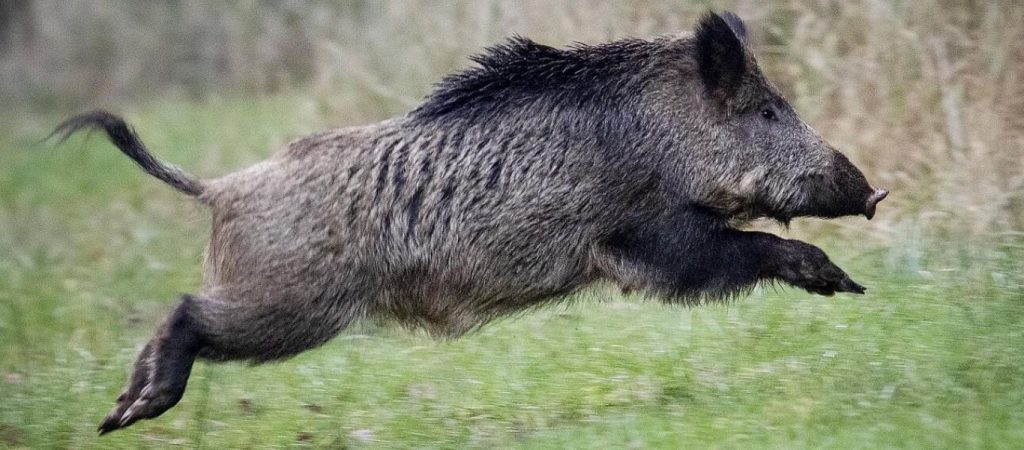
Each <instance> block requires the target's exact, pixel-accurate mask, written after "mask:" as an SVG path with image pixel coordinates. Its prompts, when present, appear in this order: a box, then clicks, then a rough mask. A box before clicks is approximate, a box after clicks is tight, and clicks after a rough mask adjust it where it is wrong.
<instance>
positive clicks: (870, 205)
mask: <svg viewBox="0 0 1024 450" xmlns="http://www.w3.org/2000/svg"><path fill="white" fill-rule="evenodd" d="M887 195H889V191H887V190H885V189H875V191H874V192H872V193H871V195H870V196H869V197H868V200H867V203H866V204H865V205H864V217H867V218H868V220H871V218H872V217H875V206H876V205H878V202H880V201H882V200H883V199H885V196H887Z"/></svg>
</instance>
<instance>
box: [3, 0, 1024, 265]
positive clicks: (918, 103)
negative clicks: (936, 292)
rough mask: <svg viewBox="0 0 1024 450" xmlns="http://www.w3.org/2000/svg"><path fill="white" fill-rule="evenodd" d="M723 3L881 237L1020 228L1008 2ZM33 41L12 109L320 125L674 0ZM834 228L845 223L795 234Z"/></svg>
mask: <svg viewBox="0 0 1024 450" xmlns="http://www.w3.org/2000/svg"><path fill="white" fill-rule="evenodd" d="M766 3H767V2H757V1H729V2H723V4H719V5H714V6H713V8H715V9H732V10H735V11H737V12H738V13H739V14H740V15H741V16H742V17H744V18H745V20H746V21H747V22H748V25H749V27H750V29H751V32H752V34H753V42H754V43H755V46H756V48H757V51H758V53H759V55H760V59H761V64H762V65H763V66H764V67H765V68H766V70H767V71H768V72H769V73H770V76H771V77H772V78H773V79H774V80H776V82H777V83H778V84H779V85H780V86H781V87H782V88H783V91H784V92H786V93H787V94H788V96H789V97H790V99H791V100H792V101H793V103H794V104H795V105H796V107H797V109H798V110H799V111H801V112H802V114H803V115H804V117H805V118H806V119H807V120H808V122H810V123H812V124H813V125H814V126H815V127H816V128H818V129H819V130H820V131H821V133H822V134H823V135H824V136H826V137H827V138H828V139H829V140H830V141H831V142H832V143H833V144H835V145H836V146H837V147H839V148H841V149H843V150H844V151H845V152H846V153H848V154H849V155H851V157H852V159H854V161H855V162H857V163H858V164H859V165H860V166H862V167H863V168H864V169H865V172H867V173H869V175H870V178H871V179H872V180H874V181H876V182H877V183H878V184H880V185H882V186H885V187H888V188H890V189H891V190H892V191H893V195H892V196H891V197H890V200H888V201H887V202H886V204H885V205H884V206H885V207H886V208H884V209H883V210H882V212H881V214H879V217H878V218H876V219H875V222H872V224H871V227H870V229H871V230H873V231H875V232H876V235H877V236H878V237H880V238H881V239H883V240H904V241H906V240H908V239H916V238H917V237H920V236H925V235H927V236H935V237H939V238H942V239H946V240H948V241H949V242H964V243H966V244H968V246H969V245H973V244H975V243H979V242H986V241H996V240H1004V238H1007V237H1009V238H1010V239H1011V240H1014V239H1016V237H1015V236H1018V235H1019V233H1020V232H1021V231H1022V230H1024V88H1022V86H1021V84H1022V80H1021V77H1022V75H1024V45H1022V44H1021V43H1022V42H1024V4H1020V3H1016V2H1009V1H1008V2H990V3H986V2H977V3H974V2H971V3H962V2H956V1H943V0H923V1H915V2H896V1H869V2H864V3H855V2H844V1H825V0H790V1H786V2H781V3H777V4H775V5H771V6H768V5H766ZM32 5H33V6H34V10H33V11H32V13H33V16H32V17H34V21H35V22H34V23H35V27H34V29H35V33H34V36H33V39H32V40H31V41H30V42H29V41H25V40H20V41H18V40H16V41H15V42H22V43H25V42H28V44H24V45H21V46H15V47H14V48H12V49H10V51H9V52H8V53H7V56H6V57H4V58H2V59H0V75H2V77H0V87H2V89H3V91H5V92H6V94H3V95H0V97H5V96H6V97H8V98H10V99H11V101H13V102H15V103H16V104H23V105H24V104H29V105H37V109H38V105H44V106H45V107H46V108H56V109H74V108H78V107H81V106H84V105H93V104H97V103H109V102H111V101H118V102H121V103H125V102H128V103H130V102H133V101H143V100H146V101H149V100H152V99H153V98H154V96H155V95H156V94H154V92H155V91H161V92H163V94H160V95H168V91H170V92H171V93H174V92H184V93H186V94H189V95H191V96H196V97H201V96H205V95H209V94H211V93H213V94H219V95H235V94H238V93H246V92H278V91H282V90H287V91H290V93H289V94H288V95H296V96H301V97H305V98H308V102H307V103H308V104H309V105H310V108H312V109H313V110H314V111H315V114H316V116H317V117H320V118H321V120H322V122H323V124H324V125H325V126H326V125H327V124H350V123H357V122H368V121H373V120H378V119H381V118H383V117H387V116H390V115H393V114H398V113H401V112H403V111H406V110H408V109H409V108H410V107H411V106H412V105H414V104H415V103H416V102H417V101H418V99H419V98H421V97H422V96H423V95H424V94H425V93H426V92H427V91H428V90H429V88H430V85H431V84H432V83H433V82H434V81H436V80H437V79H438V78H439V77H440V76H441V75H443V74H445V73H447V72H450V71H452V70H456V69H457V68H459V67H463V66H465V65H466V64H467V60H466V56H467V55H468V54H471V53H473V52H476V51H478V50H479V49H480V48H481V47H483V46H485V45H488V44H492V43H494V42H496V41H499V40H500V39H502V38H503V37H505V36H507V35H509V34H511V33H520V34H523V35H526V36H530V37H533V38H534V39H537V40H539V41H542V42H545V43H549V44H552V45H563V44H566V43H569V42H572V41H584V42H598V41H603V40H607V39H612V38H617V37H623V36H650V35H657V34H663V33H675V32H679V31H682V30H688V29H689V28H690V26H691V24H692V22H693V21H694V19H695V18H696V17H697V16H698V15H699V14H700V13H701V12H703V11H704V10H706V9H708V8H709V6H708V5H706V4H703V3H700V4H684V3H683V2H677V1H643V0H641V1H635V2H632V3H631V4H626V3H624V2H618V1H561V2H551V1H542V0H523V1H498V0H480V1H460V2H434V1H400V2H399V1H395V2H387V3H382V2H345V3H340V4H338V3H334V2H328V1H321V2H312V3H300V2H290V1H283V2H260V7H259V8H251V7H247V4H244V3H237V2H229V3H224V4H221V3H218V4H217V5H216V6H210V4H208V3H206V2H199V1H191V0H188V1H181V2H180V3H177V4H174V5H171V6H168V5H169V4H167V3H163V2H152V3H151V2H137V3H130V4H120V3H117V4H115V3H114V2H110V1H105V0H82V1H78V2H71V3H67V2H62V1H56V0H45V1H44V0H39V1H36V2H33V3H32ZM801 228H802V230H805V231H807V232H816V231H825V232H836V231H839V232H842V231H843V229H845V228H857V229H858V232H861V231H859V230H862V229H863V228H864V225H863V222H858V221H854V220H848V221H840V222H838V223H837V224H829V225H823V224H819V223H812V224H811V225H806V224H805V225H801Z"/></svg>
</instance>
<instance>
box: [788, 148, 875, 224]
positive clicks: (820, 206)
mask: <svg viewBox="0 0 1024 450" xmlns="http://www.w3.org/2000/svg"><path fill="white" fill-rule="evenodd" d="M829 166H830V169H829V170H828V171H827V172H826V174H827V175H825V176H824V177H821V178H817V180H820V181H821V183H820V184H817V183H815V184H811V185H810V186H811V187H810V189H811V191H812V194H811V199H810V202H809V204H808V207H807V208H806V209H804V210H802V211H801V212H800V213H798V215H808V216H817V217H826V218H833V217H841V216H853V215H856V216H860V215H863V216H864V217H867V218H868V220H871V218H873V217H875V209H876V208H877V206H878V202H880V201H882V200H883V199H884V198H885V197H886V196H887V195H889V192H888V191H886V190H885V189H879V188H876V187H872V186H871V184H870V183H868V180H867V178H865V177H864V174H863V173H862V172H861V171H860V170H859V169H857V167H856V166H854V165H853V163H851V162H850V160H849V159H847V158H846V156H844V155H843V154H842V153H839V152H838V151H836V152H834V153H833V154H832V161H831V163H830V164H829Z"/></svg>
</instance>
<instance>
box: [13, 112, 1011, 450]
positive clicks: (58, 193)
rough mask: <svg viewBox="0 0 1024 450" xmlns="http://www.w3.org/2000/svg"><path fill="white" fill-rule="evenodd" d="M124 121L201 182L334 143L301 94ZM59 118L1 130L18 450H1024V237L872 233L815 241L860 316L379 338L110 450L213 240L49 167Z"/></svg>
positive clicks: (835, 311)
mask: <svg viewBox="0 0 1024 450" xmlns="http://www.w3.org/2000/svg"><path fill="white" fill-rule="evenodd" d="M125 113H126V115H127V116H128V117H129V119H130V120H131V121H132V122H134V123H135V124H136V125H137V128H138V130H139V132H140V134H141V136H142V137H143V139H144V140H145V141H146V142H147V143H148V144H149V146H150V147H151V148H152V149H153V150H154V152H155V153H157V154H159V155H161V156H163V157H165V158H166V159H168V160H170V161H174V162H177V163H179V164H181V165H182V166H185V167H188V168H189V169H190V170H191V171H194V172H197V173H199V174H200V175H204V176H213V175H217V174H222V173H225V172H226V171H227V170H230V169H232V168H240V167H242V166H244V165H246V164H248V163H251V162H254V161H257V160H259V159H262V158H264V157H265V156H266V155H267V154H268V153H269V152H270V151H271V149H273V148H274V147H276V146H280V145H281V144H283V143H284V142H286V141H287V140H288V139H290V138H291V137H295V136H298V135H301V134H303V133H305V132H308V131H311V130H313V129H316V128H320V127H323V126H324V124H323V123H322V122H321V120H320V119H317V117H319V116H318V112H317V110H316V107H315V105H310V104H308V103H307V102H304V101H300V100H294V99H291V98H286V97H277V98H264V99H255V100H247V101H226V100H213V101H208V102H205V103H201V104H188V103H175V102H164V103H161V104H160V105H159V107H155V106H154V107H151V108H139V109H138V110H129V111H125ZM57 120H58V117H49V116H45V117H38V118H34V119H33V120H26V121H21V122H20V123H22V124H21V125H17V126H15V125H5V127H6V128H5V129H2V130H0V447H12V448H19V447H31V448H45V447H73V448H80V447H94V448H111V447H116V448H143V447H167V446H174V445H184V446H190V447H200V446H202V447H207V448H236V447H265V446H277V447H286V446H294V445H298V446H314V447H327V448H334V447H336V448H342V447H396V448H404V447H419V448H452V447H485V448H489V447H494V446H499V447H520V448H648V447H650V448H680V447H682V448H687V447H691V448H692V447H697V448H700V447H705V446H714V447H724V448H750V447H777V448H794V447H811V448H820V447H831V448H880V447H909V448H914V447H919V448H937V447H955V448H1020V447H1021V446H1024V351H1022V349H1024V287H1022V286H1024V270H1022V268H1024V263H1022V256H1024V248H1022V247H1021V246H1019V245H1018V246H1014V245H1013V243H1014V242H1018V243H1019V240H1016V239H1017V238H1014V237H1012V236H1010V237H1008V238H1005V239H998V240H994V241H992V242H989V243H987V244H986V246H985V247H984V248H976V247H970V248H964V249H962V250H960V249H959V247H957V245H956V244H955V242H944V243H943V242H937V241H929V240H927V238H926V237H921V236H903V237H902V238H899V239H896V240H890V241H889V243H888V244H886V245H881V244H878V245H875V244H864V242H874V241H873V240H871V239H866V238H865V237H864V236H861V237H859V238H858V237H856V236H858V232H857V229H858V228H860V227H863V225H864V223H865V222H863V219H844V220H843V221H841V222H840V224H841V225H840V226H841V227H842V228H843V229H844V230H845V231H844V232H843V233H832V234H828V235H830V236H833V237H832V238H828V239H826V238H820V239H812V241H814V242H815V243H818V244H822V245H823V246H824V247H825V248H826V249H827V250H829V251H830V252H831V253H832V254H833V257H834V259H835V260H837V262H838V263H839V264H840V265H841V266H843V267H844V268H846V269H847V270H848V271H849V272H850V273H852V274H854V278H855V279H857V280H858V281H860V282H862V283H863V284H865V285H867V286H868V287H869V291H868V294H867V295H865V296H838V297H835V298H822V297H815V296H811V295H809V294H806V293H804V292H800V291H797V290H794V289H779V290H773V289H767V290H758V291H756V292H755V293H754V294H753V295H751V296H750V297H748V298H743V299H740V300H738V301H735V302H732V303H730V304H720V305H709V306H704V307H698V308H692V309H685V308H676V307H666V306H663V305H660V304H657V303H654V302H648V301H643V300H641V299H635V298H622V297H621V296H619V295H618V294H616V293H614V292H613V291H612V290H610V289H595V290H594V291H592V292H588V293H586V294H584V295H581V296H580V297H581V298H580V299H579V301H577V302H573V303H572V304H570V305H568V306H565V307H558V308H551V309H548V310H544V311H540V312H538V313H534V314H530V315H526V316H523V317H520V318H514V319H509V320H505V321H502V322H499V323H497V324H494V325H493V326H490V327H488V328H485V329H484V330H483V331H481V332H478V333H476V334H473V335H470V336H467V337H465V338H463V339H460V340H458V341H454V342H436V341H432V340H430V339H429V338H427V337H426V336H424V335H421V334H417V333H413V332H408V331H402V330H395V329H391V328H379V327H377V326H374V325H372V324H366V325H363V326H361V327H359V328H358V329H354V330H350V331H349V332H347V333H345V334H343V335H342V336H340V337H339V338H337V339H335V340H334V341H332V342H331V343H329V344H328V345H326V346H324V347H323V348H320V349H317V350H315V351H311V352H307V353H305V354H302V355H300V356H299V357H296V358H294V359H292V360H289V361H286V362H283V363H279V364H273V365H266V366H258V367H249V366H245V365H240V364H224V365H212V364H203V363H200V364H198V365H197V367H196V368H195V369H194V371H193V376H192V382H191V383H190V386H189V390H188V391H187V393H186V395H185V398H184V399H183V401H182V402H181V403H180V404H179V405H178V406H177V407H176V408H174V409H173V410H171V411H170V412H169V413H167V414H165V415H164V416H163V417H161V418H159V419H157V420H153V421H146V422H143V423H140V424H138V425H136V426H135V427H132V428H130V429H128V430H126V431H121V432H117V433H114V434H112V435H109V436H105V437H103V438H98V437H97V436H96V434H95V431H94V430H95V427H96V425H97V424H98V423H99V421H100V419H101V418H102V417H103V415H104V414H105V413H106V412H107V410H108V408H109V407H110V406H112V404H113V403H112V402H113V399H114V398H115V397H116V396H117V394H118V392H119V391H120V389H121V388H122V386H123V383H124V382H125V377H126V375H127V370H128V367H129V365H130V364H131V363H132V361H133V360H134V358H135V355H136V353H137V351H138V350H139V349H140V347H141V345H142V344H143V343H144V342H145V340H146V339H148V337H149V336H150V335H151V333H152V331H153V329H154V328H155V326H156V324H157V322H158V321H159V320H160V319H161V317H162V316H163V315H164V314H165V313H166V312H167V311H168V310H169V308H170V307H171V305H172V304H173V303H174V302H175V299H176V296H177V294H178V293H180V292H190V291H194V290H195V289H196V287H197V286H198V283H199V279H200V258H201V254H202V246H203V244H204V240H205V235H206V233H207V229H208V226H209V219H208V217H207V215H206V213H205V211H203V209H202V208H201V207H199V206H196V205H193V204H191V203H190V202H189V201H188V200H187V199H184V198H182V197H180V196H179V195H178V194H176V193H174V192H173V191H171V190H170V189H168V188H167V187H166V186H164V185H162V184H161V183H159V182H157V181H155V180H153V179H151V178H149V177H148V176H146V175H144V174H142V173H141V172H140V171H139V170H138V169H137V168H135V167H134V166H133V165H132V164H131V162H130V161H129V160H128V159H127V158H125V157H124V156H123V155H121V154H119V153H118V152H117V151H116V150H114V149H113V148H112V147H111V146H110V145H108V144H107V143H106V142H105V141H104V140H103V139H99V138H98V137H99V136H93V138H92V139H91V140H88V141H86V140H84V139H78V138H76V139H73V140H72V141H70V142H69V143H67V144H66V145H64V146H62V147H59V148H50V147H41V146H37V145H35V141H36V140H38V139H39V138H40V137H41V136H44V135H45V134H46V132H47V131H48V127H49V126H50V125H52V124H53V123H56V121H57ZM26 124H29V125H26ZM896 195H898V193H897V194H896ZM882 206H883V207H882V208H881V209H880V215H885V214H886V209H885V208H884V206H886V205H885V204H883V205H882ZM775 231H777V232H781V233H784V234H787V235H789V236H794V235H795V236H797V237H803V238H808V236H807V235H804V234H802V233H803V231H801V229H800V228H799V227H797V228H796V229H795V230H793V231H791V232H788V233H787V232H786V231H785V230H775ZM868 233H870V230H869V229H865V230H864V234H865V235H866V234H868ZM822 235H823V236H824V235H825V234H822ZM849 235H852V236H855V237H854V238H849V237H845V238H844V237H842V236H849ZM972 245H973V244H972ZM933 247H934V248H937V249H941V250H942V251H933V250H928V249H930V248H933Z"/></svg>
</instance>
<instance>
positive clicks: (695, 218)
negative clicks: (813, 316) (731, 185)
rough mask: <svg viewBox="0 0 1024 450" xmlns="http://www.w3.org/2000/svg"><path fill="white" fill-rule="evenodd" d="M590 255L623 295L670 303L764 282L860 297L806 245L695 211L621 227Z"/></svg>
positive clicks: (855, 288)
mask: <svg viewBox="0 0 1024 450" xmlns="http://www.w3.org/2000/svg"><path fill="white" fill-rule="evenodd" d="M593 254H594V256H595V258H594V260H593V263H594V266H595V267H596V268H597V269H598V270H599V271H600V272H602V274H603V275H605V276H606V277H608V278H611V279H612V280H614V281H616V282H617V283H618V284H619V285H620V286H621V287H622V288H623V289H624V290H626V291H629V290H634V289H639V290H643V291H648V292H652V293H655V294H659V295H661V296H664V297H666V298H667V299H668V300H670V301H671V300H682V301H693V300H695V299H696V300H699V299H702V298H715V297H723V296H729V295H732V294H735V293H738V292H742V291H743V290H744V289H748V288H750V287H752V286H753V285H754V284H756V283H757V282H759V281H765V280H781V281H784V282H786V283H789V284H791V285H794V286H797V287H800V288H803V289H805V290H807V291H809V292H812V293H815V294H821V295H832V294H834V293H836V292H853V293H858V294H859V293H863V292H864V288H863V287H861V286H860V285H859V284H857V283H855V282H854V281H853V280H851V279H850V277H849V276H847V275H846V273H845V272H843V270H842V269H840V268H839V267H836V265H835V264H833V263H832V262H831V261H830V260H829V259H828V257H827V256H826V255H825V252H823V251H822V250H821V249H819V248H817V247H814V246H813V245H810V244H807V243H804V242H800V241H796V240H787V239H782V238H779V237H777V236H774V235H771V234H768V233H760V232H746V231H740V230H736V229H734V228H731V227H729V226H727V225H726V224H724V223H723V222H722V221H721V220H720V219H718V218H716V217H714V216H711V215H706V214H700V213H696V212H684V213H681V214H675V215H666V216H663V217H661V218H659V219H656V220H649V221H645V222H644V223H643V224H642V225H638V226H635V227H627V228H626V229H625V230H622V231H620V232H618V233H614V234H612V235H611V236H609V237H608V238H607V239H606V240H605V241H604V242H602V243H601V244H600V245H598V246H597V248H596V250H595V251H594V253H593Z"/></svg>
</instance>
